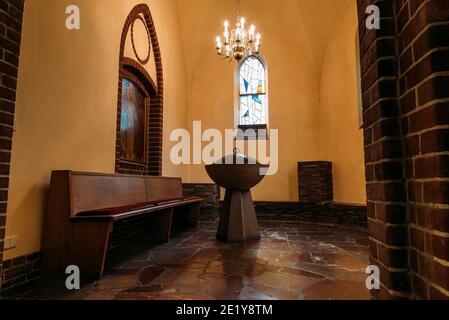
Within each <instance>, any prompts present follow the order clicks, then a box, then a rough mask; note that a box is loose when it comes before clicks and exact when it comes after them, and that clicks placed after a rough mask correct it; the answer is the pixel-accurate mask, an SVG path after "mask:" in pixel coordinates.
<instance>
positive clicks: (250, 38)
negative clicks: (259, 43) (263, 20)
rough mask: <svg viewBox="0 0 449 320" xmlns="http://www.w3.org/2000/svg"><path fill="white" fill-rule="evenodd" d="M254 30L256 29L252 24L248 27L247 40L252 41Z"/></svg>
mask: <svg viewBox="0 0 449 320" xmlns="http://www.w3.org/2000/svg"><path fill="white" fill-rule="evenodd" d="M255 31H256V27H255V26H254V25H253V24H252V25H251V27H250V28H249V41H251V42H253V41H254V33H255Z"/></svg>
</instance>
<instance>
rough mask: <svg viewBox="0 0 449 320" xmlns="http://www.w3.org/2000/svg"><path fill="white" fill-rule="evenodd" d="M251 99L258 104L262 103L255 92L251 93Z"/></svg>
mask: <svg viewBox="0 0 449 320" xmlns="http://www.w3.org/2000/svg"><path fill="white" fill-rule="evenodd" d="M252 97H253V101H255V102H256V103H258V104H262V100H260V98H259V96H258V95H257V94H253V95H252Z"/></svg>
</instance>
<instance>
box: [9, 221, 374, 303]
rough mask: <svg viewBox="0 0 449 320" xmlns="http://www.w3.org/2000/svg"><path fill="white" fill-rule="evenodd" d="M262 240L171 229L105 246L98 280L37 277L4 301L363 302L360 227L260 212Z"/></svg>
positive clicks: (364, 245) (364, 243)
mask: <svg viewBox="0 0 449 320" xmlns="http://www.w3.org/2000/svg"><path fill="white" fill-rule="evenodd" d="M259 225H260V229H261V233H262V240H261V241H260V242H259V241H257V242H250V243H245V244H228V243H222V242H218V241H216V240H215V232H216V227H217V224H216V223H202V224H201V227H200V228H199V229H197V230H189V231H183V232H181V233H177V234H176V235H175V236H174V237H173V238H172V240H171V241H170V242H169V243H166V244H160V245H157V244H153V243H151V242H149V241H147V240H145V239H134V240H132V241H128V242H126V243H124V244H123V245H121V246H120V247H119V248H118V249H115V250H113V251H111V253H110V254H109V255H108V261H107V267H106V271H105V275H104V278H103V279H102V280H101V281H97V282H90V283H83V285H82V288H81V290H78V291H68V290H66V289H65V285H64V283H65V280H64V279H49V278H41V279H38V280H36V281H34V282H32V283H29V284H27V285H25V286H22V287H19V288H15V289H12V290H10V291H7V292H6V293H4V294H3V297H2V298H3V299H88V300H98V299H99V300H111V299H120V300H174V299H176V300H178V299H184V300H206V299H219V300H237V299H244V300H269V299H281V300H302V299H305V300H323V299H336V300H344V299H350V300H366V299H370V292H369V291H368V290H367V289H366V288H365V280H366V277H367V275H366V274H365V273H364V270H365V268H366V267H367V266H368V265H369V261H368V236H367V233H366V232H365V231H359V230H351V229H346V228H342V227H338V226H334V225H323V224H312V223H305V222H300V221H296V219H295V218H294V217H290V218H289V217H282V219H281V218H279V217H277V216H263V217H260V220H259Z"/></svg>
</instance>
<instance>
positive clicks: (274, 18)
mask: <svg viewBox="0 0 449 320" xmlns="http://www.w3.org/2000/svg"><path fill="white" fill-rule="evenodd" d="M351 1H354V0H320V1H316V0H281V1H275V0H241V15H242V16H245V17H247V19H248V21H249V23H254V24H255V25H256V26H257V27H258V29H259V31H260V32H261V33H262V36H263V35H264V30H267V29H272V30H273V29H275V31H276V34H278V37H279V39H282V40H283V41H291V42H293V43H294V42H296V41H302V42H303V43H306V44H307V46H306V47H307V50H308V51H309V52H307V53H305V54H308V55H309V56H311V57H313V61H314V63H315V64H317V66H321V63H322V61H323V58H324V55H325V52H326V48H327V44H328V40H329V36H330V35H331V33H332V32H333V31H334V30H335V28H338V22H339V18H340V15H341V14H342V13H343V12H344V10H345V8H346V7H347V6H348V4H349V3H350V2H351ZM177 3H178V10H179V19H180V23H181V28H182V36H183V41H184V49H185V54H186V63H187V76H188V77H189V79H192V77H193V75H194V74H195V71H196V70H197V68H198V66H199V65H200V64H201V62H202V60H203V59H205V57H206V56H207V55H209V54H213V53H214V39H215V37H216V35H218V34H221V33H222V32H223V26H222V23H223V21H224V20H226V19H228V20H229V21H230V22H231V23H232V22H233V21H234V20H235V16H236V3H237V1H235V0H221V1H219V0H188V1H186V0H177ZM292 35H295V36H296V37H302V39H292ZM264 45H270V42H268V41H267V42H265V43H264Z"/></svg>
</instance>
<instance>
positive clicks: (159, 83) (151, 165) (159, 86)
mask: <svg viewBox="0 0 449 320" xmlns="http://www.w3.org/2000/svg"><path fill="white" fill-rule="evenodd" d="M138 19H142V21H143V22H144V23H145V25H146V27H147V29H148V32H149V35H148V37H149V39H150V40H151V46H150V47H151V49H150V50H153V54H154V60H155V66H156V77H157V79H152V78H151V77H150V75H149V74H148V72H147V71H146V70H145V67H144V66H145V65H146V64H147V63H148V62H149V61H148V59H147V60H145V61H142V60H140V59H139V58H138V57H136V59H132V58H128V57H125V46H126V39H127V36H128V35H129V34H132V25H133V23H134V22H135V21H136V20H138ZM131 38H132V37H131ZM131 41H133V40H131ZM133 45H134V42H133ZM139 60H140V61H139ZM123 78H127V79H129V80H132V81H133V82H134V83H136V84H137V85H138V86H139V87H140V88H141V89H142V90H143V91H144V92H145V94H146V95H147V96H148V97H149V106H148V108H147V115H146V128H145V135H146V145H145V154H146V163H145V164H142V165H141V164H133V163H129V162H123V161H121V160H120V150H121V145H120V144H121V141H120V129H121V111H122V110H121V105H122V80H123ZM163 109H164V81H163V71H162V57H161V51H160V47H159V41H158V37H157V33H156V27H155V25H154V22H153V18H152V15H151V12H150V9H149V7H148V6H147V5H146V4H138V5H137V6H135V7H134V8H133V9H132V10H131V12H130V13H129V15H128V17H127V19H126V21H125V25H124V27H123V31H122V36H121V42H120V61H119V83H118V97H117V137H116V160H115V171H116V172H117V173H122V174H136V175H150V176H160V175H161V174H162V140H163V139H162V136H163Z"/></svg>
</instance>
